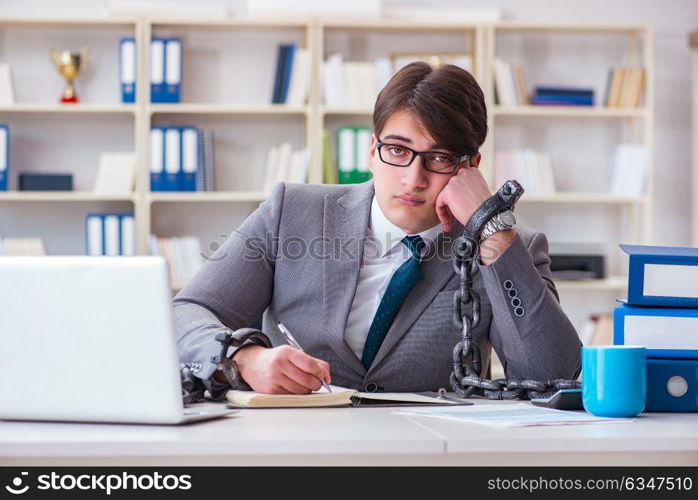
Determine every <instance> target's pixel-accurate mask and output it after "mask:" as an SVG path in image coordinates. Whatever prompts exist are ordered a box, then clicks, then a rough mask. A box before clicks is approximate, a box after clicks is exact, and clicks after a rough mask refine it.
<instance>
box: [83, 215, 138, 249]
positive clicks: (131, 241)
mask: <svg viewBox="0 0 698 500" xmlns="http://www.w3.org/2000/svg"><path fill="white" fill-rule="evenodd" d="M85 253H86V254H87V255H93V256H100V255H109V256H117V255H125V256H132V255H136V220H135V219H134V217H133V214H130V213H108V214H87V217H86V218H85Z"/></svg>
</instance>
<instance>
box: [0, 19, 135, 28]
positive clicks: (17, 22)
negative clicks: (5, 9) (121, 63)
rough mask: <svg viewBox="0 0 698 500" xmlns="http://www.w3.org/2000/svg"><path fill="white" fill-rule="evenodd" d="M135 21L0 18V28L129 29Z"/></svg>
mask: <svg viewBox="0 0 698 500" xmlns="http://www.w3.org/2000/svg"><path fill="white" fill-rule="evenodd" d="M136 23H137V21H136V19H129V18H125V17H124V18H118V19H117V18H114V19H110V18H93V19H88V18H85V19H69V18H63V19H61V18H39V17H37V18H19V17H17V18H10V17H3V18H0V26H4V25H8V26H27V27H42V26H51V27H55V26H58V27H66V28H100V27H120V26H123V27H129V28H132V27H134V26H135V25H136Z"/></svg>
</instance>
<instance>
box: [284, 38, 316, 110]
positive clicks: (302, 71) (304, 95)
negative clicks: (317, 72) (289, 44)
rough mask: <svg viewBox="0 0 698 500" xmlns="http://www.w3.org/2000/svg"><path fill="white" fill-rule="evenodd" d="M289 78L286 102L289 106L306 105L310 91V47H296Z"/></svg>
mask: <svg viewBox="0 0 698 500" xmlns="http://www.w3.org/2000/svg"><path fill="white" fill-rule="evenodd" d="M289 78H290V81H289V84H288V94H287V96H286V100H285V101H284V102H285V103H286V104H287V105H288V106H293V107H301V106H304V105H305V103H306V101H307V100H308V93H309V92H310V52H309V51H308V49H304V48H296V50H295V52H294V54H293V60H292V62H291V74H290V77H289Z"/></svg>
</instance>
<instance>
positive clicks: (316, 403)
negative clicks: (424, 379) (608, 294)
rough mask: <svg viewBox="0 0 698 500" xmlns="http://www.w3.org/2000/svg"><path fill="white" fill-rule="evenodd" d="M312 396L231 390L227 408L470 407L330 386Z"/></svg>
mask: <svg viewBox="0 0 698 500" xmlns="http://www.w3.org/2000/svg"><path fill="white" fill-rule="evenodd" d="M330 388H331V389H332V392H327V391H326V390H324V389H321V390H320V391H316V392H313V393H310V394H262V393H259V392H254V391H238V390H229V391H228V392H226V394H225V398H226V400H227V401H228V406H234V407H238V408H319V407H332V406H421V405H443V406H454V405H471V404H472V403H471V402H469V401H467V400H459V399H456V398H453V399H450V398H445V397H438V395H437V393H435V392H426V393H425V392H422V393H411V392H359V391H355V390H352V389H345V388H343V387H337V386H330Z"/></svg>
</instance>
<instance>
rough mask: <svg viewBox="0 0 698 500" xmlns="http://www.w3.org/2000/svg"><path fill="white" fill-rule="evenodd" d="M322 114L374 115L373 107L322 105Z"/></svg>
mask: <svg viewBox="0 0 698 500" xmlns="http://www.w3.org/2000/svg"><path fill="white" fill-rule="evenodd" d="M320 114H322V115H324V116H328V115H345V116H352V115H353V116H368V117H371V116H373V108H328V107H321V108H320Z"/></svg>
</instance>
